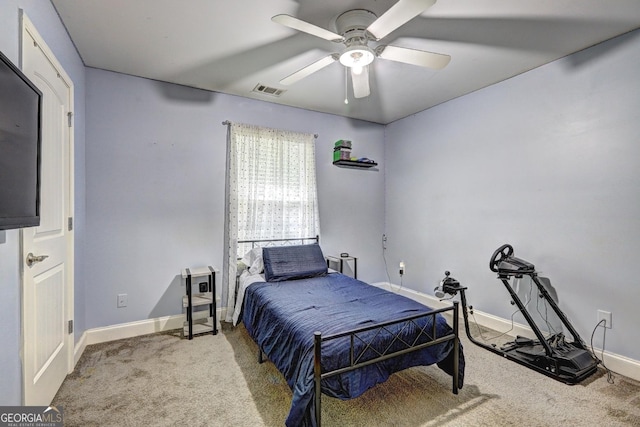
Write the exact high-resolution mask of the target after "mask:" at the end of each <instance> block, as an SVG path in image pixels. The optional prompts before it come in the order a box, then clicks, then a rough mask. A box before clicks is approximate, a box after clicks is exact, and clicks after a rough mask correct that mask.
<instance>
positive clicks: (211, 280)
mask: <svg viewBox="0 0 640 427" xmlns="http://www.w3.org/2000/svg"><path fill="white" fill-rule="evenodd" d="M197 277H206V278H207V282H204V286H205V289H202V290H201V289H198V291H202V292H199V293H196V294H194V293H193V290H192V283H191V280H192V279H195V278H197ZM182 278H183V279H185V286H186V295H185V296H183V297H182V307H184V308H185V309H186V314H185V315H186V318H187V319H186V321H185V322H184V327H183V335H184V336H186V337H188V338H189V339H193V335H194V334H203V333H207V332H211V333H212V334H213V335H216V334H217V333H218V321H217V318H216V317H217V316H216V270H215V269H214V268H213V267H211V266H208V267H200V268H185V269H183V270H182ZM203 305H208V306H209V312H208V313H207V312H206V311H203V310H201V311H194V307H199V306H203ZM195 313H204V314H208V316H206V317H198V318H197V319H194V314H195Z"/></svg>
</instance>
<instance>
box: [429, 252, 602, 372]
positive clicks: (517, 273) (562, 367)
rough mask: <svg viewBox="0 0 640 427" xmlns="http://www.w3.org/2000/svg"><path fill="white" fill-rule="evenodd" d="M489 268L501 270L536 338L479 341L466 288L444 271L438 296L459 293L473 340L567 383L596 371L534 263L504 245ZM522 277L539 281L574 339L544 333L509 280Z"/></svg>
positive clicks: (540, 289)
mask: <svg viewBox="0 0 640 427" xmlns="http://www.w3.org/2000/svg"><path fill="white" fill-rule="evenodd" d="M489 268H490V269H491V271H494V272H496V273H498V279H500V280H501V281H502V283H503V284H504V286H505V287H506V288H507V291H508V292H509V294H510V296H511V300H512V302H513V304H515V305H516V306H517V307H518V310H519V311H520V313H522V315H523V316H524V318H525V320H526V321H527V323H528V324H529V326H530V327H531V329H532V330H533V333H534V334H535V336H536V338H537V340H533V339H531V338H526V337H521V336H517V337H516V339H515V340H513V341H511V342H508V343H506V344H505V345H503V346H501V347H497V346H495V345H493V346H492V345H487V344H485V343H482V342H480V341H477V340H476V339H475V338H473V337H472V336H471V332H470V330H469V315H468V310H472V308H471V307H470V308H469V309H468V308H467V298H466V295H465V290H466V289H467V288H466V287H464V286H461V285H460V282H458V281H457V280H456V279H454V278H452V277H450V276H449V274H450V273H449V272H448V271H445V278H444V279H442V281H441V282H440V286H438V287H437V288H436V289H435V295H436V296H437V297H438V298H443V297H444V296H445V295H450V296H451V297H453V296H455V295H456V294H457V293H458V292H460V302H461V304H462V314H463V316H464V325H465V330H466V333H467V336H468V337H469V340H471V342H472V343H474V344H476V345H478V346H480V347H482V348H485V349H487V350H489V351H492V352H494V353H496V354H499V355H501V356H503V357H505V358H507V359H509V360H512V361H514V362H517V363H519V364H521V365H523V366H526V367H528V368H531V369H533V370H535V371H538V372H540V373H543V374H545V375H547V376H549V377H551V378H553V379H556V380H558V381H561V382H564V383H566V384H576V383H579V382H580V381H582V380H584V379H585V378H587V377H588V376H590V375H591V374H593V373H594V372H596V370H597V367H598V360H597V359H596V358H595V357H594V356H593V355H592V354H591V353H590V352H589V350H588V349H587V347H586V345H585V343H584V342H583V341H582V339H581V338H580V335H578V332H576V330H575V329H574V328H573V326H572V325H571V323H570V322H569V320H568V319H567V317H566V316H565V315H564V313H563V312H562V311H561V310H560V308H559V307H558V305H557V304H556V303H555V301H554V300H553V298H551V295H550V294H549V292H548V291H547V289H546V288H545V287H544V286H543V285H542V283H541V282H540V279H539V278H538V274H537V273H536V271H535V267H534V265H533V264H531V263H529V262H527V261H524V260H522V259H520V258H516V257H514V256H513V247H512V246H511V245H509V244H505V245H502V246H500V247H499V248H498V249H497V250H496V251H495V252H494V253H493V256H492V257H491V260H490V261H489ZM523 276H529V277H530V278H531V280H532V282H533V283H535V284H536V286H537V288H538V295H539V297H540V298H544V300H545V302H546V303H547V304H548V305H549V306H550V307H551V308H552V309H553V311H554V312H555V313H556V315H557V316H558V318H559V319H560V321H561V322H562V324H563V325H564V326H565V327H566V329H567V330H568V331H569V333H570V334H571V335H572V337H573V341H567V340H566V339H565V336H564V334H563V333H562V332H558V333H555V334H552V335H550V336H549V337H545V336H544V335H543V334H542V332H541V331H540V328H539V327H538V325H537V324H536V322H535V321H534V320H533V318H532V317H531V315H530V314H529V312H528V311H527V308H526V306H525V304H523V303H522V301H521V300H520V298H519V297H518V295H517V293H516V292H515V291H514V290H513V288H512V287H511V285H510V283H509V279H510V278H511V277H515V278H516V279H521V278H522V277H523ZM532 286H533V285H532ZM471 313H473V312H471Z"/></svg>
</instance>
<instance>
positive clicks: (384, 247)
mask: <svg viewBox="0 0 640 427" xmlns="http://www.w3.org/2000/svg"><path fill="white" fill-rule="evenodd" d="M382 249H387V235H386V234H383V235H382Z"/></svg>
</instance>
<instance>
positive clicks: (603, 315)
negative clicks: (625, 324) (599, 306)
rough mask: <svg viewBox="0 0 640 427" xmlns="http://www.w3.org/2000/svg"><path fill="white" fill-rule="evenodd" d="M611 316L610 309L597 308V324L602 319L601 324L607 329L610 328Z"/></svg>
mask: <svg viewBox="0 0 640 427" xmlns="http://www.w3.org/2000/svg"><path fill="white" fill-rule="evenodd" d="M611 317H612V316H611V312H610V311H604V310H598V324H600V322H601V321H603V320H604V322H603V324H602V326H604V327H605V328H607V329H611V328H612V327H613V323H612V322H611Z"/></svg>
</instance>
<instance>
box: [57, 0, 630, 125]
mask: <svg viewBox="0 0 640 427" xmlns="http://www.w3.org/2000/svg"><path fill="white" fill-rule="evenodd" d="M52 3H53V5H54V6H55V8H56V9H57V11H58V13H59V14H60V17H61V18H62V20H63V22H64V24H65V25H66V27H67V30H68V31H69V34H70V35H71V38H72V39H73V42H74V43H75V45H76V47H77V49H78V52H79V53H80V56H81V57H82V59H83V61H84V63H85V65H86V66H89V67H95V68H101V69H105V70H111V71H116V72H120V73H125V74H130V75H134V76H140V77H146V78H150V79H154V80H161V81H166V82H172V83H178V84H181V85H186V86H192V87H196V88H202V89H207V90H211V91H216V92H222V93H227V94H232V95H238V96H243V97H247V98H254V99H260V100H263V101H268V102H275V103H278V104H284V105H290V106H294V107H300V108H304V109H308V110H313V111H320V112H326V113H332V114H337V115H341V116H345V117H351V118H357V119H362V120H367V121H371V122H376V123H382V124H387V123H390V122H392V121H394V120H398V119H400V118H403V117H406V116H408V115H411V114H414V113H416V112H419V111H422V110H425V109H427V108H429V107H432V106H434V105H437V104H440V103H442V102H445V101H447V100H449V99H452V98H456V97H458V96H461V95H464V94H466V93H469V92H472V91H474V90H477V89H479V88H482V87H485V86H488V85H491V84H493V83H496V82H499V81H501V80H505V79H508V78H509V77H511V76H514V75H517V74H520V73H522V72H524V71H527V70H530V69H532V68H535V67H538V66H540V65H542V64H545V63H548V62H550V61H553V60H555V59H558V58H561V57H563V56H566V55H568V54H570V53H573V52H576V51H579V50H582V49H584V48H586V47H589V46H592V45H594V44H597V43H599V42H601V41H604V40H607V39H610V38H612V37H615V36H617V35H620V34H623V33H626V32H629V31H631V30H633V29H636V28H640V2H639V1H638V0H606V1H602V0H537V1H534V0H438V1H437V3H436V4H435V5H434V6H432V7H431V8H429V9H427V10H426V11H425V12H424V13H422V14H421V15H419V16H417V17H416V18H414V19H412V20H411V21H409V22H407V23H406V24H405V25H404V26H402V27H400V28H399V29H398V30H396V31H394V32H392V33H391V34H389V35H388V36H387V37H385V38H384V39H383V40H382V41H381V43H382V42H384V43H383V44H392V45H396V46H402V47H409V48H415V49H421V50H427V51H430V52H438V53H445V54H448V55H451V62H450V63H449V65H448V66H447V67H446V68H444V69H442V70H439V71H434V70H430V69H425V68H421V67H418V66H415V65H408V64H403V63H398V62H393V61H388V60H384V59H381V58H377V59H376V60H375V61H374V63H373V64H372V67H371V68H370V69H371V71H370V79H371V80H370V81H371V95H370V96H369V97H366V98H361V99H354V98H353V96H352V94H349V103H348V104H345V103H344V98H345V69H344V67H343V66H342V65H340V63H338V62H336V63H334V64H332V65H330V66H328V67H326V68H324V69H322V70H320V71H318V72H316V73H314V74H313V75H311V76H309V77H307V78H305V79H303V80H301V81H299V82H298V83H296V84H294V85H291V86H283V85H282V84H280V83H279V82H280V80H281V79H282V78H284V77H286V76H288V75H289V74H291V73H293V72H294V71H297V70H299V69H300V68H303V67H304V66H306V65H308V64H310V63H312V62H314V61H315V60H317V59H320V58H322V57H323V56H326V55H328V54H330V53H333V52H340V51H341V49H342V47H343V45H342V44H336V43H333V42H330V41H326V40H323V39H320V38H317V37H314V36H311V35H309V34H306V33H301V32H299V31H295V30H292V29H290V28H287V27H284V26H282V25H279V24H277V23H274V22H272V21H271V17H272V16H274V15H277V14H282V13H286V14H289V15H292V16H295V17H296V18H299V19H302V20H305V21H308V22H310V23H312V24H315V25H317V26H320V27H323V28H327V29H330V30H332V31H335V27H334V26H333V25H334V20H335V18H336V17H337V16H338V15H340V14H341V13H342V12H345V11H347V10H350V9H367V10H370V11H371V12H373V13H375V14H376V15H378V16H380V15H382V14H383V13H384V12H385V11H386V10H387V9H389V8H390V7H391V6H392V5H393V4H395V3H396V1H395V0H321V1H320V0H295V1H294V0H52ZM370 45H371V44H370ZM374 45H375V43H374ZM568 64H570V65H569V66H568V68H569V69H568V72H571V71H572V70H573V69H576V70H577V69H578V68H579V67H581V66H582V65H584V64H581V63H578V62H576V61H574V62H571V61H568ZM258 83H260V84H263V85H267V86H271V87H276V88H280V89H286V92H285V93H284V94H283V95H282V96H281V97H279V98H275V97H272V96H269V95H265V94H259V93H255V92H252V90H253V89H254V87H255V86H256V85H257V84H258Z"/></svg>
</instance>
